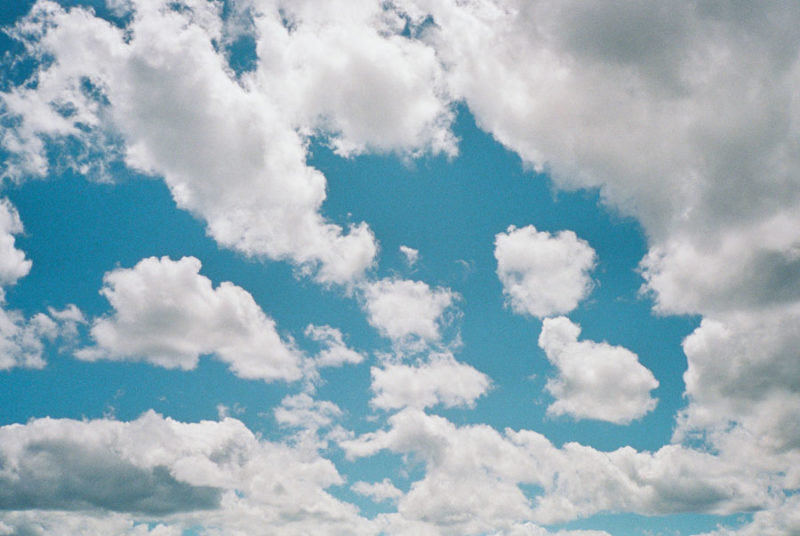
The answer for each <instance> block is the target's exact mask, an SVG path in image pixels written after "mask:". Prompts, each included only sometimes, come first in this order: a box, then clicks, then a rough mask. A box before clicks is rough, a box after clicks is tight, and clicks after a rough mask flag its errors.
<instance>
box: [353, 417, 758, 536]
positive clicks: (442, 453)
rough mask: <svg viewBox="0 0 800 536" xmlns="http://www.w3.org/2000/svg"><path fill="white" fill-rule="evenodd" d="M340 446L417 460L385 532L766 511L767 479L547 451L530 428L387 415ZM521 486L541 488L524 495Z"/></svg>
mask: <svg viewBox="0 0 800 536" xmlns="http://www.w3.org/2000/svg"><path fill="white" fill-rule="evenodd" d="M340 445H341V446H342V448H343V449H344V451H345V453H346V454H347V456H348V457H350V458H360V457H364V456H373V455H375V454H377V453H379V452H381V451H384V450H387V451H390V452H395V453H400V454H403V455H407V456H409V455H413V458H411V459H415V460H419V461H420V462H422V464H423V466H424V474H423V476H422V477H421V479H419V480H417V481H416V482H414V483H413V484H412V485H411V488H410V490H409V491H408V493H406V494H405V495H404V496H403V497H401V498H400V499H399V501H398V510H397V513H396V514H387V515H386V516H384V518H383V521H384V523H386V524H387V525H388V526H392V527H393V526H403V525H405V524H409V523H412V524H413V523H415V522H423V521H424V522H425V523H428V524H429V525H430V526H432V527H434V532H435V533H438V534H482V533H486V532H490V531H495V532H498V531H499V532H503V533H506V532H508V533H513V532H512V531H514V530H521V528H522V527H525V525H526V524H529V525H531V524H534V523H539V524H553V523H563V522H566V521H570V520H574V519H577V518H581V517H586V516H589V515H593V514H596V513H598V512H637V513H640V514H647V515H664V514H668V513H677V512H689V511H691V512H698V511H701V512H713V513H717V514H724V513H733V512H740V511H747V510H752V509H756V508H761V507H765V506H769V505H771V504H773V497H771V496H770V494H769V492H768V491H767V490H768V488H769V484H770V482H771V480H770V477H769V476H768V475H765V474H764V473H763V472H760V471H759V470H758V469H757V468H753V467H751V466H748V465H746V464H745V465H742V464H741V463H739V461H738V460H726V459H724V458H721V457H718V456H714V455H712V454H709V453H708V452H704V451H701V450H691V449H687V448H685V447H682V446H679V445H667V446H665V447H662V448H661V449H659V450H658V451H656V452H654V453H650V452H637V451H636V450H634V449H633V448H631V447H623V448H621V449H618V450H615V451H611V452H603V451H598V450H595V449H593V448H591V447H587V446H583V445H579V444H577V443H566V444H565V445H563V446H562V447H561V448H557V447H555V446H554V445H553V444H552V443H550V441H548V440H547V438H545V437H544V436H542V435H541V434H538V433H536V432H533V431H530V430H520V431H514V430H510V429H506V430H505V431H504V432H503V433H500V432H498V431H496V430H495V429H494V428H492V427H490V426H488V425H483V424H475V425H466V426H456V425H455V424H453V423H451V422H450V421H448V420H447V419H445V418H444V417H440V416H435V415H426V414H425V413H423V412H422V411H419V410H415V409H406V410H403V411H401V412H399V413H397V414H395V415H393V416H391V417H390V418H389V420H388V428H387V429H383V430H379V431H377V432H371V433H366V434H363V435H361V436H358V437H355V438H352V439H346V440H342V441H340ZM521 485H524V486H526V489H537V488H540V489H541V491H540V492H535V496H534V497H532V498H529V497H528V496H527V495H526V494H525V493H523V491H522V488H521V487H520V486H521ZM535 529H536V527H529V530H531V531H534V530H535ZM522 533H523V534H524V532H522ZM533 533H534V534H536V532H535V531H534V532H533Z"/></svg>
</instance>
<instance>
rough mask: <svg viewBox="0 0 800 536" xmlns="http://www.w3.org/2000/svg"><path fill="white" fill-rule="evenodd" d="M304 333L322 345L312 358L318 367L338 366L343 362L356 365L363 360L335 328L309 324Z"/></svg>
mask: <svg viewBox="0 0 800 536" xmlns="http://www.w3.org/2000/svg"><path fill="white" fill-rule="evenodd" d="M305 335H306V337H308V338H310V339H312V340H314V341H316V342H318V343H320V344H321V345H322V346H323V348H322V350H320V352H319V353H318V354H317V356H316V358H315V360H314V361H315V363H316V365H317V366H318V367H340V366H342V365H344V364H354V365H357V364H358V363H361V362H362V361H363V360H364V356H363V355H362V354H360V353H358V352H356V351H355V350H353V349H352V348H350V347H348V346H347V345H346V344H345V342H344V336H343V335H342V332H341V331H339V330H338V329H336V328H332V327H330V326H315V325H314V324H309V325H308V326H307V327H306V331H305Z"/></svg>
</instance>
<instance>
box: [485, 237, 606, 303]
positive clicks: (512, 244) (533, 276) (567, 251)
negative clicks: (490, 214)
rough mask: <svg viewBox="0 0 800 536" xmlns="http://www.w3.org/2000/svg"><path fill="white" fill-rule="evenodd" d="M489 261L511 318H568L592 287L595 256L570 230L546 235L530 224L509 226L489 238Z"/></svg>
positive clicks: (584, 242)
mask: <svg viewBox="0 0 800 536" xmlns="http://www.w3.org/2000/svg"><path fill="white" fill-rule="evenodd" d="M494 243H495V249H494V256H495V258H496V259H497V275H498V277H499V278H500V281H501V282H502V283H503V293H504V294H506V296H507V297H508V301H509V303H510V305H511V308H512V309H513V310H514V312H516V313H527V314H530V315H533V316H537V317H545V316H551V315H555V314H563V313H568V312H570V311H572V310H573V309H575V308H576V307H577V306H578V303H579V302H580V301H581V300H582V299H584V298H585V297H586V296H587V295H588V294H589V291H590V290H591V288H592V280H591V278H590V277H589V272H590V271H591V270H592V269H593V268H594V265H595V262H596V255H595V252H594V250H593V249H592V248H591V246H589V244H588V243H586V241H584V240H581V239H580V238H578V237H577V236H575V233H574V232H572V231H560V232H558V233H556V234H555V235H551V234H550V233H548V232H545V231H537V230H536V228H535V227H534V226H533V225H528V226H527V227H522V228H520V229H517V228H516V227H514V226H513V225H512V226H510V227H509V228H508V229H507V231H506V232H505V233H498V234H497V235H496V236H495V242H494Z"/></svg>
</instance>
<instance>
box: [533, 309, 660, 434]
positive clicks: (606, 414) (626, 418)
mask: <svg viewBox="0 0 800 536" xmlns="http://www.w3.org/2000/svg"><path fill="white" fill-rule="evenodd" d="M580 332H581V328H580V326H578V325H577V324H574V323H572V322H571V321H570V320H569V319H568V318H566V317H563V316H560V317H558V318H546V319H545V320H544V322H543V323H542V332H541V334H540V335H539V347H540V348H542V349H543V350H544V351H545V354H546V355H547V359H548V360H549V361H550V362H551V363H552V364H553V365H554V366H555V367H556V370H557V375H556V377H554V378H551V379H550V380H548V381H547V386H546V389H547V390H548V391H549V392H550V394H551V395H553V397H555V399H556V401H555V402H553V403H552V404H551V405H550V406H549V407H548V408H547V412H548V413H549V414H551V415H570V416H571V417H574V418H576V419H598V420H603V421H610V422H613V423H616V424H628V423H630V422H631V421H632V420H634V419H638V418H641V417H643V416H644V415H645V414H647V413H649V412H650V411H652V410H653V409H654V408H655V407H656V402H657V400H656V399H654V398H651V397H650V391H652V390H653V389H655V388H656V387H658V381H657V380H656V379H655V377H654V376H653V373H652V372H650V371H649V370H648V369H647V368H645V367H644V366H642V365H641V363H639V359H638V358H637V356H636V354H634V353H633V352H631V351H630V350H627V349H626V348H623V347H621V346H611V345H610V344H608V343H605V342H600V343H598V342H593V341H580V342H578V335H580Z"/></svg>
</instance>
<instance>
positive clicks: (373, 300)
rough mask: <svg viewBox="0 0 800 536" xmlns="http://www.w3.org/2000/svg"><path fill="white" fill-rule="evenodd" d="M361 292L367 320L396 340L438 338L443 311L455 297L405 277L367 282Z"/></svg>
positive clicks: (453, 294)
mask: <svg viewBox="0 0 800 536" xmlns="http://www.w3.org/2000/svg"><path fill="white" fill-rule="evenodd" d="M363 294H364V302H365V303H364V308H365V309H366V312H367V315H368V320H369V323H370V324H371V325H372V326H374V327H375V328H377V329H378V331H380V332H381V334H383V335H384V336H386V337H389V338H390V339H393V340H394V341H396V342H404V341H407V340H409V339H414V338H419V339H422V340H425V341H438V340H439V338H440V335H441V333H440V328H441V326H442V323H443V321H444V319H443V315H444V313H445V311H446V310H447V309H448V307H450V306H451V305H452V304H453V302H454V300H455V299H456V298H457V297H458V295H457V294H455V293H454V292H453V291H451V290H450V289H446V288H436V289H432V288H431V287H430V286H428V284H427V283H423V282H422V281H409V280H406V279H381V280H379V281H374V282H370V283H368V284H366V285H365V286H364V289H363Z"/></svg>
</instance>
